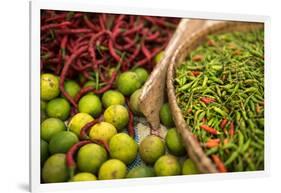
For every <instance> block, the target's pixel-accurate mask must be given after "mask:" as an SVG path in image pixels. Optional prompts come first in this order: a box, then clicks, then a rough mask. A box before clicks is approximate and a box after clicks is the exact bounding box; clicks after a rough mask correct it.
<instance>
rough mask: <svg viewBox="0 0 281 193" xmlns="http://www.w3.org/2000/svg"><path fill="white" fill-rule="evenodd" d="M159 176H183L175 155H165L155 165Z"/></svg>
mask: <svg viewBox="0 0 281 193" xmlns="http://www.w3.org/2000/svg"><path fill="white" fill-rule="evenodd" d="M154 171H155V173H156V175H157V176H175V175H180V174H181V166H180V163H179V161H178V160H177V158H176V157H175V156H173V155H163V156H161V157H160V158H159V159H158V160H157V161H156V162H155V164H154Z"/></svg>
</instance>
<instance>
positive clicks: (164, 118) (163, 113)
mask: <svg viewBox="0 0 281 193" xmlns="http://www.w3.org/2000/svg"><path fill="white" fill-rule="evenodd" d="M160 120H161V123H162V124H163V125H165V126H166V127H173V126H174V125H175V124H174V120H173V117H172V113H171V110H170V107H169V103H165V104H163V105H162V107H161V109H160Z"/></svg>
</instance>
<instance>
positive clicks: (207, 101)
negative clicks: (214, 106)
mask: <svg viewBox="0 0 281 193" xmlns="http://www.w3.org/2000/svg"><path fill="white" fill-rule="evenodd" d="M200 100H201V101H202V102H203V103H205V104H206V105H207V104H209V103H213V102H215V101H216V99H214V98H210V97H201V98H200Z"/></svg>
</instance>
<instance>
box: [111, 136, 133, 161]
mask: <svg viewBox="0 0 281 193" xmlns="http://www.w3.org/2000/svg"><path fill="white" fill-rule="evenodd" d="M109 153H110V156H111V157H112V158H116V159H119V160H121V161H122V162H124V163H125V164H129V163H131V162H132V161H134V160H135V159H136V157H137V153H138V144H137V143H136V142H135V141H134V139H133V138H131V137H130V136H129V135H128V134H126V133H118V134H116V135H114V136H113V137H112V138H111V140H110V142H109Z"/></svg>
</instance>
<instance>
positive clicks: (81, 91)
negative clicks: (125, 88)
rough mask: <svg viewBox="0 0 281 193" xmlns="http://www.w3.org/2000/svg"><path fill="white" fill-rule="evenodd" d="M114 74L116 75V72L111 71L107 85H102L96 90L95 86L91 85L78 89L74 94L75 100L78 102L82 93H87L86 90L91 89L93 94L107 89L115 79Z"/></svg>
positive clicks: (89, 90)
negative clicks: (75, 94)
mask: <svg viewBox="0 0 281 193" xmlns="http://www.w3.org/2000/svg"><path fill="white" fill-rule="evenodd" d="M116 76H117V72H113V73H112V76H111V78H110V80H109V81H108V82H107V85H106V86H104V87H102V88H100V89H98V90H95V88H93V87H92V86H88V87H85V88H82V89H81V90H80V91H79V93H78V94H77V96H76V98H75V101H77V102H78V101H79V99H80V98H81V97H82V96H83V95H84V94H86V93H88V92H91V91H92V92H93V93H95V94H102V93H104V92H106V91H108V90H109V89H110V88H111V87H112V85H113V83H114V81H115V79H116Z"/></svg>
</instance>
